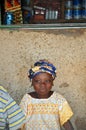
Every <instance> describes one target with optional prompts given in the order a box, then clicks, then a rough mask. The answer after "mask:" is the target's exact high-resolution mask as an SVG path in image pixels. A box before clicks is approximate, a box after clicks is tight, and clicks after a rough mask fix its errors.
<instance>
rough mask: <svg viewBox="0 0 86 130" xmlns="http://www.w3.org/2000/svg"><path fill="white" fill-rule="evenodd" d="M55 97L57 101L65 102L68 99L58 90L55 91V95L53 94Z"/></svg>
mask: <svg viewBox="0 0 86 130" xmlns="http://www.w3.org/2000/svg"><path fill="white" fill-rule="evenodd" d="M53 97H54V98H55V99H56V101H57V102H58V103H59V102H60V103H62V102H65V101H66V98H65V97H64V96H63V95H62V94H60V93H58V92H54V95H53Z"/></svg>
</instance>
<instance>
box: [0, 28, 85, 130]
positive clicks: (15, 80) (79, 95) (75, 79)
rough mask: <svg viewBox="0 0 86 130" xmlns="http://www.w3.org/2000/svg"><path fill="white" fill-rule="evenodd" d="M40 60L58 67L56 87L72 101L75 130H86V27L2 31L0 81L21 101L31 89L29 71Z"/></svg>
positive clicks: (0, 40)
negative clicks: (47, 61) (48, 61)
mask: <svg viewBox="0 0 86 130" xmlns="http://www.w3.org/2000/svg"><path fill="white" fill-rule="evenodd" d="M39 59H48V60H50V61H51V62H53V63H54V64H55V66H56V67H57V78H56V80H55V82H54V87H53V89H54V90H56V91H58V92H60V93H61V94H63V95H64V96H65V97H66V99H67V100H68V102H69V103H70V105H71V107H72V109H73V111H74V116H73V117H72V119H71V121H72V123H73V125H74V127H75V130H86V29H76V30H73V29H71V30H40V31H36V30H0V84H2V85H3V86H4V87H5V88H6V89H7V90H8V92H9V93H10V95H11V96H12V97H13V98H14V99H15V100H16V101H17V102H18V103H19V102H20V100H21V98H22V96H23V95H24V94H25V93H26V92H28V91H32V87H31V83H30V81H29V80H28V77H27V72H28V69H29V68H30V67H31V66H32V65H33V63H34V62H35V61H37V60H39Z"/></svg>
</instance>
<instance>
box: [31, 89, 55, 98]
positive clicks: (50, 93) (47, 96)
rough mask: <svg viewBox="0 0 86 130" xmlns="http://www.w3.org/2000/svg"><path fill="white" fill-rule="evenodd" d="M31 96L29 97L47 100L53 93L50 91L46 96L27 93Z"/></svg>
mask: <svg viewBox="0 0 86 130" xmlns="http://www.w3.org/2000/svg"><path fill="white" fill-rule="evenodd" d="M29 94H30V95H31V97H33V98H38V99H47V98H49V97H50V96H51V95H52V94H53V91H50V92H49V93H48V94H47V95H38V94H37V93H36V92H31V93H29Z"/></svg>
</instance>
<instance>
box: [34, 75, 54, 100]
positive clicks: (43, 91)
mask: <svg viewBox="0 0 86 130" xmlns="http://www.w3.org/2000/svg"><path fill="white" fill-rule="evenodd" d="M32 85H33V86H34V89H35V91H36V93H37V95H38V96H39V97H40V98H48V97H49V92H50V90H51V88H52V86H53V78H52V75H50V74H48V73H40V74H38V75H36V76H35V77H34V78H33V79H32Z"/></svg>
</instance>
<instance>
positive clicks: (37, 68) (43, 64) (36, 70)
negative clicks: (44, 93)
mask: <svg viewBox="0 0 86 130" xmlns="http://www.w3.org/2000/svg"><path fill="white" fill-rule="evenodd" d="M42 72H46V73H49V74H51V75H52V77H53V79H55V77H56V67H55V66H54V65H53V64H52V63H50V62H48V61H47V60H39V61H37V62H36V63H35V64H34V67H33V68H31V69H30V70H29V71H28V77H29V78H30V79H33V78H34V76H36V75H37V74H40V73H42Z"/></svg>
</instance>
